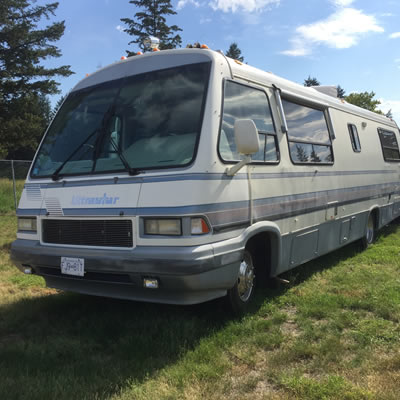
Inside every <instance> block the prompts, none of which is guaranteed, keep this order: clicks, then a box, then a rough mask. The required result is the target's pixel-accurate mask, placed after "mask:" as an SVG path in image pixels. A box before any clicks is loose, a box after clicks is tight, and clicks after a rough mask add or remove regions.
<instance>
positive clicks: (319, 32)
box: [282, 0, 384, 56]
mask: <svg viewBox="0 0 400 400" xmlns="http://www.w3.org/2000/svg"><path fill="white" fill-rule="evenodd" d="M339 2H340V3H341V4H345V3H346V0H336V1H335V3H336V4H339ZM382 32H384V29H383V28H382V27H381V26H379V25H378V22H377V20H376V18H375V17H374V16H372V15H366V14H364V13H363V12H362V11H361V10H356V9H354V8H339V9H338V10H337V11H336V12H335V13H333V14H332V15H330V16H329V17H328V18H326V19H324V20H321V21H317V22H314V23H312V24H309V25H301V26H299V27H297V28H296V36H295V37H294V38H293V39H292V40H291V43H292V48H291V49H289V50H286V51H284V52H282V54H285V55H289V56H303V55H307V54H310V53H311V52H312V49H313V47H314V46H316V45H326V46H329V47H333V48H336V49H346V48H349V47H352V46H355V45H356V44H357V43H358V42H359V41H360V39H361V38H362V37H363V36H365V35H367V34H368V33H382Z"/></svg>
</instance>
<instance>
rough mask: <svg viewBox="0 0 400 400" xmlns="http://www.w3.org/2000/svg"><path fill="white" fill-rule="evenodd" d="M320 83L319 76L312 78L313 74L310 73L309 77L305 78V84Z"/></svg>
mask: <svg viewBox="0 0 400 400" xmlns="http://www.w3.org/2000/svg"><path fill="white" fill-rule="evenodd" d="M319 85H320V83H319V81H318V79H317V78H311V75H308V78H307V79H304V86H308V87H310V86H319Z"/></svg>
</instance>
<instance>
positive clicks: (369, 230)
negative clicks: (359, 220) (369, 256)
mask: <svg viewBox="0 0 400 400" xmlns="http://www.w3.org/2000/svg"><path fill="white" fill-rule="evenodd" d="M375 237H376V229H375V217H374V214H373V213H370V214H369V216H368V222H367V227H366V229H365V234H364V237H363V238H362V239H361V244H362V247H363V249H366V248H368V247H369V246H370V245H371V244H372V243H373V242H374V241H375Z"/></svg>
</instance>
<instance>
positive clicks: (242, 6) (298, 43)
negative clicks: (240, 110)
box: [37, 0, 400, 125]
mask: <svg viewBox="0 0 400 400" xmlns="http://www.w3.org/2000/svg"><path fill="white" fill-rule="evenodd" d="M47 2H48V1H47ZM44 3H46V1H44V0H38V1H37V4H44ZM59 3H60V4H59V7H58V9H57V10H56V15H55V16H54V17H52V18H51V19H50V21H48V22H52V21H60V20H64V21H65V26H66V29H65V33H64V36H63V37H62V38H61V40H60V41H58V42H57V43H56V45H57V46H58V47H59V48H60V50H61V52H62V57H60V58H57V59H49V60H46V61H45V65H46V66H59V65H70V66H71V70H72V71H74V72H75V74H74V75H72V76H70V77H68V78H59V79H58V81H59V82H60V90H61V92H62V94H66V93H68V92H69V90H71V89H72V88H73V86H74V85H75V84H76V83H78V82H79V81H80V80H81V79H83V78H84V77H85V75H86V74H87V73H92V72H94V71H96V70H97V69H99V68H101V67H104V66H106V65H108V64H111V63H113V62H115V61H118V60H119V59H120V58H121V56H124V55H126V53H125V50H130V51H138V50H139V49H138V48H137V47H135V46H134V45H128V43H129V41H130V40H132V37H131V36H129V35H128V34H127V33H125V32H124V31H123V30H124V29H125V28H126V25H124V23H122V22H121V18H133V17H134V14H135V13H136V12H138V11H139V9H137V8H136V7H135V6H134V5H132V4H130V3H129V0H59ZM171 4H172V6H173V8H174V9H175V11H176V12H177V15H174V16H169V17H167V24H168V25H173V24H176V25H178V26H179V27H180V28H181V29H182V32H180V35H181V37H182V47H185V46H186V44H188V43H194V42H200V43H204V44H207V45H208V47H209V48H211V49H214V50H223V51H226V50H227V49H228V48H229V46H230V44H231V43H232V42H236V43H237V44H238V46H239V48H240V49H241V51H242V55H243V56H244V58H245V62H247V63H248V64H249V65H252V66H254V67H257V68H260V69H262V70H266V71H270V72H273V73H274V74H276V75H279V76H282V77H284V78H286V79H289V80H292V81H295V82H297V83H300V84H302V83H303V82H304V79H306V78H308V76H311V77H315V78H317V79H318V81H319V82H320V83H321V84H322V85H335V86H337V85H340V86H341V87H342V88H343V89H344V90H345V91H346V94H350V93H352V92H364V91H368V92H370V91H374V92H375V93H376V96H375V98H376V99H379V100H380V101H381V103H382V104H381V105H380V106H379V108H380V109H381V110H382V111H383V112H384V113H386V112H388V111H389V109H391V110H392V114H393V117H394V119H395V120H396V121H397V123H398V124H399V125H400V23H399V22H400V1H399V0H172V1H171ZM58 98H59V96H54V97H53V98H52V99H51V100H52V103H53V104H55V102H56V101H57V100H58Z"/></svg>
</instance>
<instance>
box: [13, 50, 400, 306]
mask: <svg viewBox="0 0 400 400" xmlns="http://www.w3.org/2000/svg"><path fill="white" fill-rule="evenodd" d="M320 90H324V89H323V88H322V89H320ZM398 142H399V128H398V126H397V125H396V123H395V122H394V121H393V120H391V119H388V118H386V117H384V116H382V115H378V114H375V113H372V112H369V111H366V110H363V109H360V108H358V107H355V106H353V105H350V104H347V103H346V102H345V101H343V100H340V99H337V98H334V97H332V96H329V95H327V94H324V93H321V92H320V91H318V90H316V89H314V88H306V87H303V86H300V85H298V84H295V83H292V82H289V81H287V80H285V79H282V78H280V77H278V76H276V75H274V74H272V73H268V72H264V71H261V70H258V69H255V68H252V67H250V66H248V65H245V64H243V63H241V62H239V61H235V60H232V59H228V58H226V57H225V56H224V55H223V54H222V53H220V52H215V51H211V50H207V49H182V50H167V51H157V52H153V53H151V54H145V55H140V56H135V57H131V58H128V59H126V60H123V61H120V62H118V63H115V64H113V65H111V66H109V67H106V68H103V69H101V70H99V71H97V72H95V73H93V74H92V75H90V76H88V77H87V78H85V79H84V80H82V81H81V82H80V83H78V84H77V85H76V87H75V88H74V89H73V90H72V91H71V93H70V94H69V95H68V97H67V99H66V100H65V102H64V104H63V105H62V107H61V108H60V110H59V111H58V113H57V115H56V117H55V118H54V120H53V121H52V123H51V124H50V126H49V128H48V130H47V132H46V134H45V136H44V138H43V140H42V142H41V144H40V146H39V149H38V151H37V154H36V156H35V159H34V161H33V163H32V167H31V170H30V172H29V174H28V177H27V180H26V183H25V187H24V190H23V193H22V197H21V200H20V203H19V208H18V211H17V215H18V233H17V239H16V241H15V242H14V243H13V244H12V248H11V256H12V259H13V261H14V263H15V264H16V265H17V266H18V268H19V269H20V270H22V271H23V272H25V273H29V274H30V273H32V274H37V275H40V276H43V277H44V279H45V280H46V284H47V285H48V286H49V287H53V288H57V289H62V290H68V291H74V292H79V293H85V294H91V295H99V296H109V297H116V298H123V299H132V300H139V301H149V302H159V303H172V304H195V303H200V302H205V301H208V300H211V299H215V298H219V297H224V296H227V298H228V299H229V301H230V303H231V305H232V307H233V308H234V309H235V310H237V311H240V310H243V309H245V308H246V306H247V305H248V304H249V302H250V301H251V300H252V298H253V294H254V288H255V286H256V285H261V284H262V283H263V281H264V280H266V279H267V278H270V277H276V276H278V275H279V274H282V273H283V272H285V271H287V270H289V269H291V268H294V267H296V266H298V265H300V264H303V263H305V262H307V261H309V260H312V259H314V258H316V257H319V256H321V255H323V254H326V253H328V252H330V251H333V250H335V249H337V248H339V247H341V246H344V245H346V244H348V243H351V242H354V241H358V240H361V242H362V243H363V245H364V246H365V247H366V246H368V245H370V244H371V243H372V242H373V240H374V238H375V234H376V231H377V230H378V229H379V228H381V227H382V226H384V225H385V224H388V223H389V222H390V221H392V220H393V219H395V218H397V217H398V216H399V215H400V179H399V178H400V152H399V146H398Z"/></svg>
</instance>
